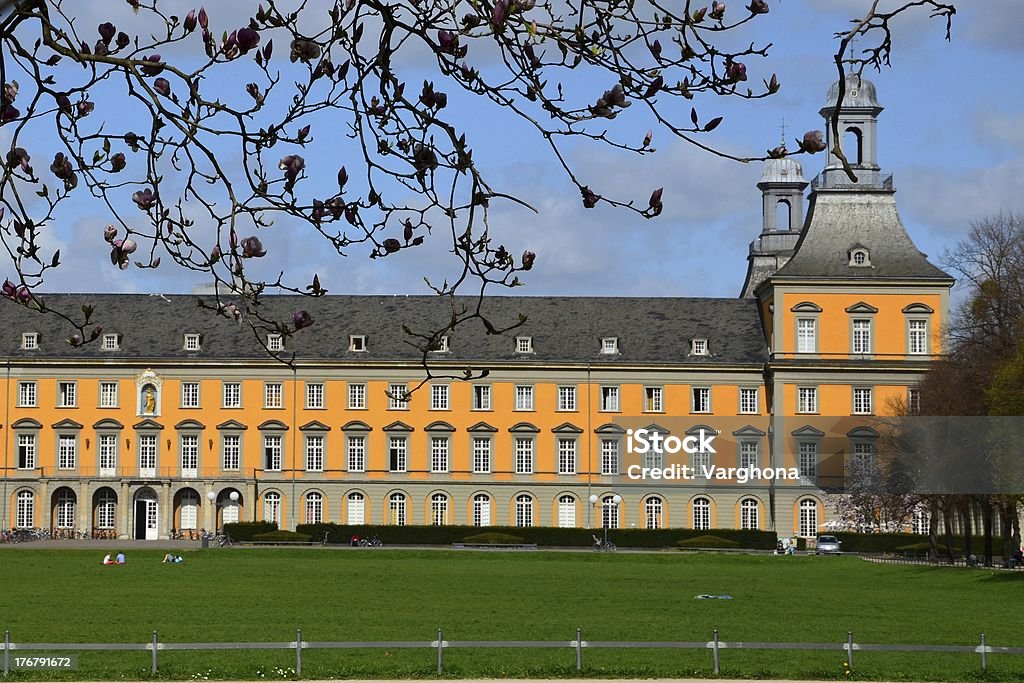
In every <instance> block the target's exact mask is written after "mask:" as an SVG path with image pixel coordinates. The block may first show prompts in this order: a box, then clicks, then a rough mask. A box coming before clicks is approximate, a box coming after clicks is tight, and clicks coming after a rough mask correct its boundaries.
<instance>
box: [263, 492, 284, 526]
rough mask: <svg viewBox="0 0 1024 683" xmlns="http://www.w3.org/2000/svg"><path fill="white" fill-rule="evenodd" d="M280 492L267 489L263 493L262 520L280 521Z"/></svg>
mask: <svg viewBox="0 0 1024 683" xmlns="http://www.w3.org/2000/svg"><path fill="white" fill-rule="evenodd" d="M281 507H282V505H281V494H280V493H278V492H277V491H267V492H266V493H264V494H263V521H265V522H277V523H278V524H280V523H281Z"/></svg>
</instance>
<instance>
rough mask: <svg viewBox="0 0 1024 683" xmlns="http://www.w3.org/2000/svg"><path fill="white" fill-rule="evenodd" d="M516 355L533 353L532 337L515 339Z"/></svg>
mask: <svg viewBox="0 0 1024 683" xmlns="http://www.w3.org/2000/svg"><path fill="white" fill-rule="evenodd" d="M516 353H533V337H516Z"/></svg>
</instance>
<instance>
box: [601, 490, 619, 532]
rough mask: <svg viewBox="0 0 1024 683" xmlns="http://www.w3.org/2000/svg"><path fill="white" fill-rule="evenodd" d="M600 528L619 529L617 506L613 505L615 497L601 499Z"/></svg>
mask: <svg viewBox="0 0 1024 683" xmlns="http://www.w3.org/2000/svg"><path fill="white" fill-rule="evenodd" d="M601 526H602V527H604V528H605V529H618V528H619V506H618V505H616V504H615V496H605V497H604V498H602V499H601Z"/></svg>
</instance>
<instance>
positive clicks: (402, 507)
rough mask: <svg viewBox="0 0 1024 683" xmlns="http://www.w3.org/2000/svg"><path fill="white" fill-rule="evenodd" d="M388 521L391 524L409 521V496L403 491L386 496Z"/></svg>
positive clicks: (401, 523) (401, 524) (397, 524)
mask: <svg viewBox="0 0 1024 683" xmlns="http://www.w3.org/2000/svg"><path fill="white" fill-rule="evenodd" d="M388 521H389V522H390V523H391V525H392V526H405V525H406V524H408V523H409V497H408V496H406V495H405V494H404V493H397V492H396V493H392V494H391V495H390V496H388Z"/></svg>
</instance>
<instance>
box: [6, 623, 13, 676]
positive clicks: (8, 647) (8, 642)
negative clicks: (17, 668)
mask: <svg viewBox="0 0 1024 683" xmlns="http://www.w3.org/2000/svg"><path fill="white" fill-rule="evenodd" d="M10 671H11V631H10V629H7V630H5V631H4V676H6V675H7V674H8V673H10Z"/></svg>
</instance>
